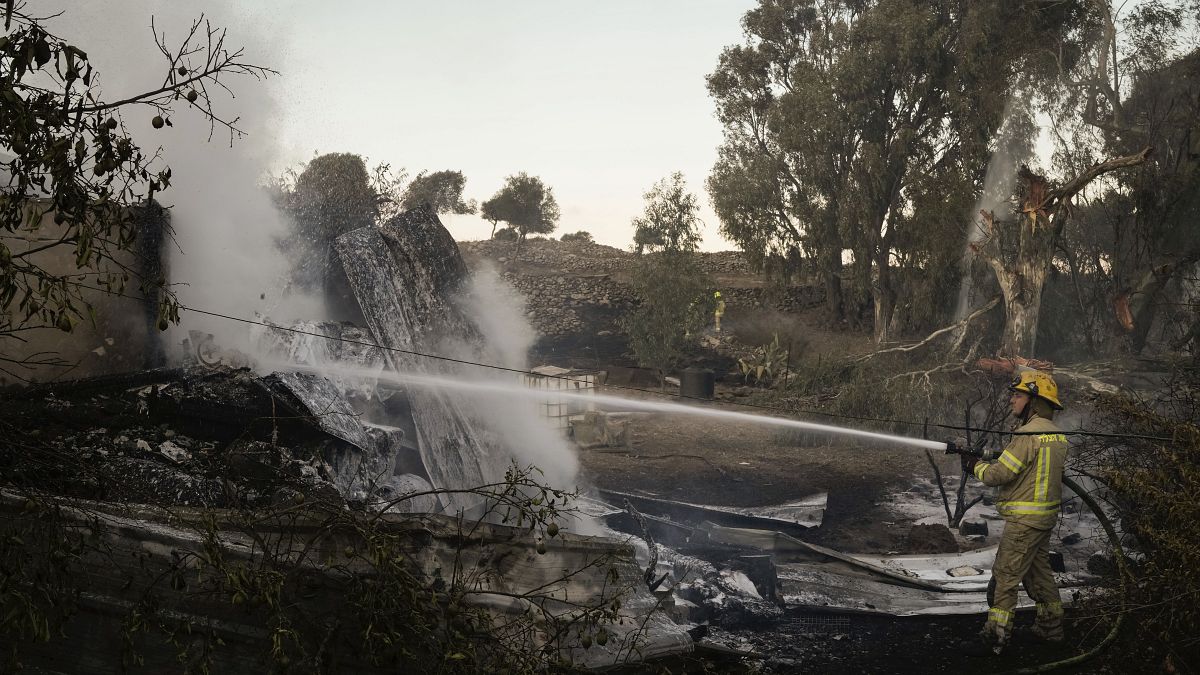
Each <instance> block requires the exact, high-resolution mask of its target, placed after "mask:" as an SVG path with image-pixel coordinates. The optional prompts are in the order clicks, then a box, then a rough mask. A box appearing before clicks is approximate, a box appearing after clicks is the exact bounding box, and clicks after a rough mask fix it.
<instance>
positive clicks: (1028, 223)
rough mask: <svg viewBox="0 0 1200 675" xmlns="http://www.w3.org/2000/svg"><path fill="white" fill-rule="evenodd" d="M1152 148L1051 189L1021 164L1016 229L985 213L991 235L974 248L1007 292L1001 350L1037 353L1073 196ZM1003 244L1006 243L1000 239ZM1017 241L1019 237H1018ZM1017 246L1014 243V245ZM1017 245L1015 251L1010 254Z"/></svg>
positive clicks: (1137, 160) (1136, 161)
mask: <svg viewBox="0 0 1200 675" xmlns="http://www.w3.org/2000/svg"><path fill="white" fill-rule="evenodd" d="M1149 154H1150V148H1148V147H1147V148H1145V149H1143V150H1142V151H1141V152H1138V153H1135V154H1132V155H1127V156H1125V157H1117V158H1115V159H1110V160H1108V161H1106V162H1100V163H1099V164H1094V165H1092V166H1091V167H1090V168H1088V169H1087V170H1086V171H1084V172H1083V173H1081V174H1079V175H1078V176H1076V177H1075V178H1073V179H1072V180H1070V181H1068V182H1067V183H1065V184H1064V185H1062V186H1060V187H1057V188H1052V187H1051V186H1050V183H1049V181H1048V180H1047V179H1046V178H1045V177H1044V176H1039V175H1037V174H1035V173H1033V172H1032V171H1030V170H1029V168H1028V167H1026V166H1022V167H1021V169H1020V172H1019V177H1020V179H1021V183H1022V188H1023V192H1024V198H1023V200H1022V204H1021V209H1020V211H1019V212H1018V218H1017V219H1016V221H1015V223H1008V225H1010V227H1011V229H1010V230H1009V231H1007V232H1001V231H1000V230H999V229H998V223H997V222H996V218H995V214H994V213H992V212H989V211H980V215H981V216H982V217H983V221H984V225H985V226H986V228H987V237H986V238H985V239H984V240H983V241H981V242H980V243H979V244H972V245H971V249H972V251H974V252H975V254H976V255H978V256H980V257H981V258H983V260H984V261H986V262H987V263H988V265H989V266H990V267H991V268H992V271H993V272H994V273H995V275H996V281H997V283H998V284H999V285H1000V292H1001V293H1002V294H1003V296H1004V310H1005V314H1006V318H1005V322H1004V337H1003V339H1002V341H1001V345H1000V353H1001V354H1007V355H1010V356H1014V355H1024V356H1033V354H1034V350H1035V349H1036V347H1037V345H1036V340H1037V328H1038V319H1039V316H1040V314H1041V307H1042V290H1043V288H1044V287H1045V284H1046V276H1047V275H1048V274H1049V272H1050V265H1051V263H1052V261H1053V260H1054V251H1055V249H1056V247H1057V246H1058V242H1059V240H1060V239H1061V238H1062V233H1063V229H1064V228H1065V227H1066V224H1067V220H1068V219H1069V218H1070V210H1069V208H1068V207H1069V205H1070V200H1071V198H1072V197H1073V196H1075V195H1076V194H1078V193H1079V191H1081V190H1082V189H1083V188H1085V187H1086V186H1087V185H1088V184H1089V183H1091V182H1092V181H1093V180H1095V179H1096V178H1098V177H1100V176H1102V175H1104V174H1105V173H1108V172H1110V171H1115V170H1117V169H1123V168H1128V167H1131V166H1137V165H1138V164H1141V163H1142V162H1145V161H1146V157H1148V156H1149ZM1002 238H1003V239H1004V240H1005V241H1004V245H1003V246H1002V245H1001V239H1002ZM1014 239H1015V241H1014ZM1014 244H1015V246H1014ZM1014 248H1015V254H1013V253H1009V252H1010V251H1012V250H1013V249H1014Z"/></svg>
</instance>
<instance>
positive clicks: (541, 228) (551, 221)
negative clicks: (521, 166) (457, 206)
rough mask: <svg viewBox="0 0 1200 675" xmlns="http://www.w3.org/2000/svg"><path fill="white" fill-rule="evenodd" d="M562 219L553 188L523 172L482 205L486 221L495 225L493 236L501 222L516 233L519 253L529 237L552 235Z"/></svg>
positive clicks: (506, 182)
mask: <svg viewBox="0 0 1200 675" xmlns="http://www.w3.org/2000/svg"><path fill="white" fill-rule="evenodd" d="M560 215H561V213H560V211H559V208H558V201H557V200H555V198H554V192H553V191H552V190H551V189H550V187H549V186H548V185H546V184H545V183H543V182H542V179H541V178H538V177H536V176H530V175H529V174H527V173H525V172H524V171H522V172H521V173H518V174H515V175H512V176H509V177H508V178H505V179H504V186H503V187H501V188H500V189H499V190H498V191H497V192H496V194H495V195H493V196H492V198H491V199H489V200H487V201H486V202H484V203H483V217H484V218H485V219H487V220H489V221H491V222H492V232H493V233H494V232H495V230H496V223H497V222H500V221H503V222H506V223H508V225H509V226H510V227H511V228H512V229H514V230H516V232H517V234H518V235H519V236H518V239H517V252H518V253H520V250H521V242H523V241H525V237H526V236H527V235H529V234H550V233H551V232H553V231H554V228H555V227H557V226H558V218H559V216H560Z"/></svg>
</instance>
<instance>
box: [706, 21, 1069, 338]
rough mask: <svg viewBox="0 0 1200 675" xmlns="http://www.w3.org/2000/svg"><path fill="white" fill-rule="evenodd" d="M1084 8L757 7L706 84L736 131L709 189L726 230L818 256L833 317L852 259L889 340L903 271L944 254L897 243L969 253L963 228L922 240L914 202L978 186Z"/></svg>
mask: <svg viewBox="0 0 1200 675" xmlns="http://www.w3.org/2000/svg"><path fill="white" fill-rule="evenodd" d="M1075 5H1076V3H1070V2H1068V3H1058V4H1056V5H1054V6H1044V3H1042V4H1039V3H1034V2H1014V3H967V2H960V1H958V0H940V1H938V2H933V3H928V2H915V1H913V0H877V1H875V2H849V1H829V2H814V1H812V0H760V3H759V6H758V7H756V8H755V9H752V10H750V11H749V12H747V14H746V16H745V18H744V20H743V24H744V26H745V28H746V35H747V43H746V44H745V45H742V46H735V47H730V48H727V49H726V50H725V52H724V53H723V54H722V55H721V59H720V62H719V64H718V67H717V70H716V71H714V72H713V74H712V75H710V76H709V79H708V86H709V91H710V93H711V95H712V96H713V98H714V100H715V101H716V104H717V115H718V119H720V121H721V123H722V125H723V126H724V134H725V140H724V143H723V144H722V146H721V149H720V153H719V158H718V160H717V163H716V165H715V166H714V168H713V172H712V175H711V176H710V178H709V181H708V188H709V192H710V194H711V195H712V198H713V205H714V208H715V209H716V211H717V214H718V216H719V217H720V218H721V228H722V232H723V233H724V234H725V235H726V236H727V237H729V238H730V239H731V240H733V241H734V242H736V243H737V244H738V245H739V246H740V247H741V248H742V249H743V250H744V251H746V252H747V254H748V256H749V257H750V258H751V260H752V261H756V262H758V263H759V264H761V261H763V260H764V259H765V258H766V257H768V256H769V255H782V256H786V255H787V254H788V253H789V252H790V251H793V250H797V249H798V250H801V251H803V252H805V253H806V254H807V255H808V256H809V257H811V258H813V259H814V262H815V263H816V265H817V267H818V269H819V270H820V273H821V275H822V278H823V280H824V285H825V290H826V297H827V300H828V303H827V304H828V306H829V308H830V314H831V318H841V317H842V316H843V312H844V307H843V303H844V300H845V293H844V290H843V288H842V280H841V273H842V265H843V255H844V252H845V250H846V249H849V250H850V251H852V252H853V272H854V276H853V278H854V280H855V285H856V286H857V288H858V290H859V291H860V292H863V293H869V294H870V296H871V300H872V305H873V307H874V333H875V337H876V339H877V340H880V341H884V340H887V339H889V337H890V335H891V333H892V330H893V327H894V323H897V322H896V321H895V319H896V317H895V309H896V302H897V299H898V298H899V297H900V295H901V293H902V292H903V291H906V289H904V288H903V285H904V279H905V278H907V277H909V276H911V275H909V274H897V273H896V265H897V263H900V264H905V263H906V261H907V264H910V265H913V266H914V271H917V270H920V269H921V268H920V266H921V265H928V264H929V260H930V259H931V258H932V259H937V258H944V257H947V255H948V254H947V253H944V252H941V251H938V250H934V251H927V252H924V253H922V254H921V255H904V254H903V253H902V252H901V251H900V248H901V246H902V245H903V244H904V243H905V242H906V241H907V242H919V243H920V244H921V245H923V246H935V247H944V248H946V249H947V251H948V250H950V249H955V248H958V247H959V246H961V244H960V243H959V242H961V241H962V239H961V236H962V233H963V232H964V228H965V222H966V221H967V217H966V214H962V216H961V217H959V218H955V217H949V218H947V217H943V218H941V219H940V220H936V221H935V220H933V219H929V218H926V219H925V222H924V224H923V225H922V226H921V227H924V228H926V229H927V228H929V226H930V225H936V226H937V227H938V228H939V230H940V234H939V235H938V236H932V237H931V236H923V237H916V236H913V230H914V228H915V227H916V223H917V219H916V218H914V215H915V213H914V211H913V205H914V204H917V203H922V202H923V203H931V204H932V203H936V202H937V201H938V197H944V196H945V195H946V194H962V193H965V194H977V193H978V192H979V188H980V186H981V183H982V178H983V174H984V167H986V165H987V156H988V141H989V139H990V138H991V137H992V135H993V133H994V132H995V130H996V129H997V128H998V126H999V124H1000V121H1001V120H1000V118H1001V114H1002V111H1003V109H1004V102H1005V101H1006V100H1007V98H1008V96H1009V93H1010V92H1012V91H1013V90H1014V88H1015V87H1016V86H1017V85H1018V84H1019V82H1020V78H1019V77H1018V74H1021V77H1030V78H1031V77H1033V76H1034V75H1035V74H1036V73H1038V72H1041V70H1045V69H1046V68H1045V65H1044V64H1043V61H1044V60H1045V59H1044V58H1040V54H1041V52H1040V51H1039V49H1040V48H1039V47H1038V45H1040V44H1041V43H1043V42H1045V41H1047V40H1050V39H1053V38H1056V37H1057V36H1058V35H1059V34H1060V33H1062V32H1063V30H1064V28H1063V27H1064V26H1065V25H1067V24H1068V23H1069V21H1070V20H1071V18H1072V17H1073V16H1074V15H1075V12H1076V11H1077V8H1076V6H1075ZM1054 42H1058V40H1054ZM1039 59H1040V60H1039ZM1039 65H1042V66H1043V67H1042V68H1041V70H1039V69H1038V66H1039ZM959 250H961V249H959Z"/></svg>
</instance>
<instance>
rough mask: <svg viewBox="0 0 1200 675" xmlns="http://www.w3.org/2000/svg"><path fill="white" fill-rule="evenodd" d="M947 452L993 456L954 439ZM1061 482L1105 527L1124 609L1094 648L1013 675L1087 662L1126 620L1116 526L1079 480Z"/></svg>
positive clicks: (1125, 575) (1124, 573) (1124, 567)
mask: <svg viewBox="0 0 1200 675" xmlns="http://www.w3.org/2000/svg"><path fill="white" fill-rule="evenodd" d="M946 454H948V455H950V454H958V455H970V456H973V457H977V458H979V459H982V460H990V459H992V458H993V453H990V452H987V451H984V450H975V449H974V448H972V447H970V443H968V444H967V446H966V447H960V446H958V445H957V444H955V443H953V442H948V443H946ZM1062 484H1063V486H1064V487H1066V488H1067V489H1069V490H1071V491H1072V492H1074V493H1075V495H1076V496H1078V497H1079V499H1080V501H1082V502H1083V503H1084V504H1085V505H1086V506H1087V507H1088V509H1090V510H1091V512H1092V513H1093V514H1094V515H1095V516H1096V519H1097V520H1098V521H1099V522H1100V526H1101V527H1103V528H1104V532H1105V534H1107V535H1108V541H1109V543H1110V544H1112V549H1113V557H1114V558H1115V559H1116V563H1117V577H1118V579H1119V583H1120V587H1121V611H1120V612H1118V613H1117V619H1116V621H1114V622H1113V626H1112V628H1111V629H1110V630H1109V631H1108V634H1107V635H1105V636H1104V639H1102V640H1101V641H1100V642H1099V644H1097V645H1096V646H1095V647H1092V648H1091V649H1089V650H1088V651H1086V652H1083V653H1082V654H1076V655H1075V656H1072V657H1070V658H1066V659H1062V660H1059V661H1051V662H1049V663H1043V664H1041V665H1038V666H1030V667H1028V668H1019V669H1017V670H1011V671H1006V672H1008V673H1012V674H1014V675H1017V674H1021V675H1024V674H1027V673H1046V672H1050V671H1052V670H1057V669H1059V668H1066V667H1068V666H1075V665H1079V664H1080V663H1083V662H1085V661H1088V660H1090V659H1092V658H1094V657H1096V656H1097V655H1099V654H1100V652H1102V651H1104V650H1105V649H1106V648H1107V647H1108V646H1109V645H1110V644H1112V642H1113V641H1114V640H1116V639H1117V635H1118V633H1120V631H1121V626H1122V625H1123V624H1124V623H1125V613H1126V609H1127V608H1128V604H1129V577H1130V572H1129V567H1128V564H1127V562H1126V559H1125V550H1124V549H1123V548H1121V540H1120V537H1118V536H1117V529H1116V528H1115V527H1113V524H1112V521H1110V520H1109V519H1108V516H1107V515H1106V514H1105V513H1104V509H1103V508H1101V507H1100V503H1099V502H1097V501H1096V499H1095V498H1094V497H1092V496H1091V495H1090V494H1088V492H1087V491H1086V490H1084V489H1083V488H1082V487H1080V486H1079V484H1078V483H1076V482H1075V481H1073V480H1071V479H1070V478H1068V477H1067V476H1063V477H1062Z"/></svg>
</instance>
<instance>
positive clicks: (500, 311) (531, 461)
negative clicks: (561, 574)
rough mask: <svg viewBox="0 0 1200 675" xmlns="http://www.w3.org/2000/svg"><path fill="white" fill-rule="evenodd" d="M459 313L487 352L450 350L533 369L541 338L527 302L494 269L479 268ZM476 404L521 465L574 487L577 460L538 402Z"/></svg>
mask: <svg viewBox="0 0 1200 675" xmlns="http://www.w3.org/2000/svg"><path fill="white" fill-rule="evenodd" d="M457 302H458V305H459V307H460V309H461V310H462V311H463V313H464V314H465V315H466V316H469V317H471V319H472V320H473V321H474V322H475V325H476V327H477V328H478V329H479V330H480V332H482V333H483V339H484V345H485V347H484V349H483V350H482V353H480V352H479V350H477V349H470V348H467V347H466V345H461V346H457V347H455V346H452V345H451V346H449V348H450V349H451V350H452V351H454V352H456V353H455V354H454V355H455V356H458V357H461V358H470V359H478V360H480V361H482V362H483V363H490V364H497V365H501V366H504V367H505V368H511V369H514V370H527V369H528V368H529V363H528V354H529V349H530V347H532V346H533V342H534V340H535V339H536V337H537V335H536V333H535V332H534V330H533V328H532V327H531V326H530V325H529V322H528V320H526V318H525V299H524V298H523V297H522V296H521V294H520V293H518V292H517V290H516V289H515V288H513V287H512V286H511V285H510V284H509V283H508V282H506V281H505V280H504V279H502V278H501V277H500V275H499V274H498V273H497V272H496V270H495V269H494V268H492V267H490V266H485V267H481V268H479V269H477V270H475V271H474V272H473V273H472V274H471V276H470V278H469V281H468V283H467V285H466V286H465V287H464V289H463V292H462V294H461V295H460V297H459V298H458V299H457ZM480 375H482V376H484V377H487V378H489V379H492V380H495V381H498V382H502V383H505V384H515V383H518V382H519V381H520V378H521V375H519V374H518V373H515V372H507V371H498V370H488V371H484V372H482V373H480ZM471 399H472V401H474V402H475V403H477V406H476V407H475V409H474V410H473V416H474V417H475V418H476V419H478V420H479V421H480V422H481V423H482V426H483V427H484V428H486V429H488V430H489V431H491V432H494V433H496V434H497V435H498V436H499V441H500V445H501V447H505V448H508V449H509V451H510V452H511V453H512V456H513V458H514V459H515V460H516V462H517V463H518V464H519V465H522V466H525V465H533V466H536V467H537V468H538V469H540V470H541V471H542V472H543V473H544V478H545V481H546V482H547V483H548V484H549V485H551V486H553V487H556V488H560V489H567V490H571V489H574V488H575V486H576V483H577V480H578V475H579V458H578V457H577V456H576V454H575V451H574V450H573V448H572V447H571V446H570V444H569V443H568V442H567V439H566V438H565V437H564V435H563V432H562V431H561V430H559V429H555V428H554V427H553V426H552V425H551V424H550V423H549V421H548V420H546V419H544V418H542V417H541V416H540V415H539V412H538V405H539V404H538V403H537V402H535V401H533V400H530V399H528V398H524V397H519V396H506V395H503V394H494V393H493V394H474V393H473V394H471Z"/></svg>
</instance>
